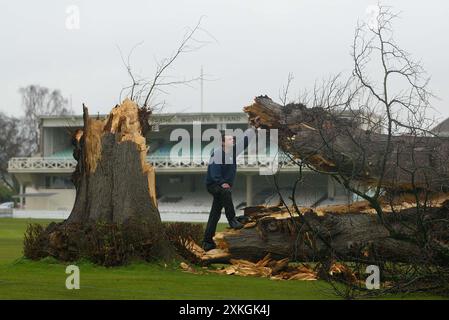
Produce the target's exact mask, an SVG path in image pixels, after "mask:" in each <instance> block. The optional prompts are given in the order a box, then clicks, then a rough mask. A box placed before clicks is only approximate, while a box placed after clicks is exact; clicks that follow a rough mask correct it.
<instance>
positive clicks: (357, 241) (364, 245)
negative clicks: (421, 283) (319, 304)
mask: <svg viewBox="0 0 449 320" xmlns="http://www.w3.org/2000/svg"><path fill="white" fill-rule="evenodd" d="M447 199H449V197H447V196H446V195H442V196H441V197H439V198H437V199H435V202H434V207H432V208H431V209H429V210H428V212H427V213H426V215H425V217H424V219H425V220H426V221H427V222H428V223H429V225H430V224H432V223H434V221H435V223H434V225H433V227H431V228H430V229H429V230H431V231H432V237H433V239H434V240H436V242H435V243H439V244H440V245H441V247H440V248H439V249H442V250H447V249H448V248H449V246H448V245H447V244H448V243H449V241H448V240H449V237H448V235H447V232H446V230H445V228H446V227H447V226H445V227H443V228H441V227H442V226H441V224H439V223H438V221H441V220H443V219H445V220H446V221H447V219H448V218H449V207H448V205H449V201H448V200H447ZM402 206H404V203H402V204H400V205H398V206H397V207H396V208H395V212H394V213H393V211H392V210H391V208H390V209H388V207H385V208H384V210H385V212H386V219H387V222H388V223H390V225H391V226H392V227H393V228H395V229H396V230H397V231H398V233H400V234H401V235H402V236H403V238H395V237H394V236H391V234H390V232H389V231H388V230H387V229H386V228H385V227H384V226H383V225H382V224H381V223H380V222H379V220H378V219H377V216H376V214H375V212H374V210H373V209H372V208H371V207H370V206H369V204H368V203H367V202H366V201H363V202H357V203H354V204H352V205H351V206H347V205H338V206H337V205H336V206H326V207H321V208H317V209H308V208H304V209H301V210H300V211H301V215H297V214H296V213H295V210H294V208H289V210H290V213H291V214H292V215H290V213H289V211H288V210H287V209H286V208H285V207H263V206H259V207H249V208H247V209H246V210H245V215H246V216H247V217H249V218H250V219H251V221H250V222H248V223H246V224H245V227H244V228H243V229H240V230H227V231H224V232H219V233H217V235H216V237H215V239H214V240H215V242H216V243H217V245H218V247H219V251H218V250H217V251H212V252H210V253H206V254H205V256H204V258H203V260H204V261H209V262H213V261H214V258H215V257H217V259H218V260H223V257H226V258H227V259H231V258H232V259H247V260H251V261H259V260H260V259H262V258H263V257H265V256H266V255H267V254H270V256H271V257H272V258H274V259H284V258H289V259H290V260H292V261H319V260H321V259H323V258H324V259H326V258H330V257H333V258H336V259H338V260H341V261H360V260H363V261H367V262H369V261H396V262H410V261H414V262H416V261H421V260H423V259H424V260H425V259H427V254H428V252H429V251H428V250H424V248H423V247H422V246H421V243H420V240H419V237H417V234H418V230H416V209H415V208H413V207H409V208H404V209H401V207H402ZM410 239H415V241H410ZM427 249H428V248H427ZM226 254H227V255H226ZM446 257H447V256H446ZM433 258H436V257H433ZM441 263H444V264H447V263H448V261H441Z"/></svg>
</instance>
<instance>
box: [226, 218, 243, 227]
mask: <svg viewBox="0 0 449 320" xmlns="http://www.w3.org/2000/svg"><path fill="white" fill-rule="evenodd" d="M229 226H230V227H231V228H232V229H242V228H243V224H241V223H240V222H238V221H237V219H236V218H234V219H232V220H231V221H229Z"/></svg>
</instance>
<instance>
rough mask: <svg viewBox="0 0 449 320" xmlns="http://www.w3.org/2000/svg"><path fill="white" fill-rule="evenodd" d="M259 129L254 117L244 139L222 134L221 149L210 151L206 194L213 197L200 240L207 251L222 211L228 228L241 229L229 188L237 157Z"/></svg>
mask: <svg viewBox="0 0 449 320" xmlns="http://www.w3.org/2000/svg"><path fill="white" fill-rule="evenodd" d="M258 127H259V119H258V118H256V119H255V120H254V122H253V123H252V126H251V127H250V128H248V129H247V130H245V132H244V133H243V137H242V138H241V139H238V141H237V142H236V141H235V139H234V136H232V135H226V134H222V139H221V144H222V145H221V147H220V148H217V149H215V150H214V151H213V152H212V155H211V158H210V161H209V165H208V166H207V176H206V187H207V191H208V192H209V193H210V194H211V195H212V196H213V202H212V208H211V210H210V213H209V220H208V221H207V226H206V231H205V233H204V240H203V249H204V250H206V251H209V250H212V249H215V247H216V246H215V242H214V240H213V237H214V235H215V230H216V229H217V223H218V221H219V220H220V216H221V210H222V209H223V208H224V209H225V214H226V218H227V219H228V223H229V226H230V227H231V228H233V229H240V228H242V227H243V225H242V224H241V223H240V222H239V221H238V220H237V219H236V217H235V210H234V204H233V202H232V186H233V184H234V179H235V175H236V173H237V163H236V160H237V156H238V155H239V154H240V153H242V152H243V151H244V150H245V149H246V148H247V147H248V144H249V142H250V141H251V140H252V139H253V138H254V137H255V136H256V129H257V128H258Z"/></svg>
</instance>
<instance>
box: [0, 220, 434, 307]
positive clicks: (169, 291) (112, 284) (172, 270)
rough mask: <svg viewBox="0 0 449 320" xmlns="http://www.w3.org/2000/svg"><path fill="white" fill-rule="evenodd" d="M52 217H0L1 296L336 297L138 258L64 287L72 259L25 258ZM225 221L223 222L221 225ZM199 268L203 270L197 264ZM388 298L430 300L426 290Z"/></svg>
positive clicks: (87, 268)
mask: <svg viewBox="0 0 449 320" xmlns="http://www.w3.org/2000/svg"><path fill="white" fill-rule="evenodd" d="M31 222H33V223H36V222H38V223H41V224H48V223H49V222H50V221H49V220H28V219H9V218H2V219H0V299H226V300H229V299H237V300H239V299H336V298H337V297H336V296H335V295H334V294H333V291H332V290H331V288H330V287H329V286H328V285H327V284H326V283H325V282H323V281H273V280H269V279H264V278H251V277H238V276H226V275H218V274H210V273H204V274H191V273H185V272H183V271H182V270H180V268H179V266H178V263H173V264H172V265H168V266H166V265H163V264H157V263H153V264H150V263H134V264H131V265H128V266H123V267H114V268H104V267H99V266H96V265H93V264H91V263H88V262H78V263H74V264H76V265H77V266H79V268H80V279H81V280H80V286H81V289H80V290H67V289H66V288H65V280H66V277H67V275H66V274H65V268H66V266H67V265H68V264H64V263H59V262H57V261H55V260H53V259H44V260H42V261H30V260H27V259H24V258H22V238H23V233H24V231H25V229H26V226H27V225H28V224H29V223H31ZM224 227H225V225H219V229H223V228H224ZM199 270H201V269H199ZM385 298H387V299H403V298H406V299H432V298H439V297H434V296H428V295H424V294H415V295H408V296H403V297H402V296H390V297H385Z"/></svg>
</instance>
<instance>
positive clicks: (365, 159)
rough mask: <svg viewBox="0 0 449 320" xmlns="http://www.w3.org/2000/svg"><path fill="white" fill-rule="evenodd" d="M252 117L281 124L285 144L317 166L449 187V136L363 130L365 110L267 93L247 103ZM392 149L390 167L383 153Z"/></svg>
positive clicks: (411, 185) (266, 124)
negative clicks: (311, 104)
mask: <svg viewBox="0 0 449 320" xmlns="http://www.w3.org/2000/svg"><path fill="white" fill-rule="evenodd" d="M244 111H245V112H246V113H247V114H248V115H249V118H250V121H253V119H255V118H256V117H258V118H259V120H260V124H261V127H263V128H268V129H277V130H278V133H279V146H280V148H281V149H282V150H283V151H285V152H287V153H289V154H291V155H292V156H293V157H294V158H296V159H298V160H301V161H302V162H303V163H305V164H307V165H309V166H311V167H312V168H314V169H315V170H317V171H322V172H325V173H329V174H333V175H339V176H341V177H344V178H346V179H348V180H351V181H354V180H355V181H358V182H362V183H365V184H369V185H374V184H376V183H377V182H378V181H379V180H381V185H382V186H383V187H384V188H389V189H396V190H397V189H399V190H411V189H415V188H423V189H426V190H432V191H437V192H439V191H442V190H449V138H445V137H436V136H406V135H400V136H392V137H391V139H392V140H391V146H390V149H389V150H387V148H386V145H387V137H388V135H386V134H382V133H379V132H378V131H379V130H377V131H375V130H369V131H367V130H362V129H361V124H362V123H361V121H362V120H361V119H362V117H361V116H360V113H357V112H349V113H348V112H346V113H344V112H340V113H338V111H335V112H330V111H328V110H325V109H323V108H320V107H315V108H307V107H306V106H304V105H302V104H289V105H286V106H281V105H279V104H278V103H276V102H274V101H273V100H271V99H270V98H269V97H267V96H260V97H256V98H255V99H254V103H253V104H252V105H249V106H247V107H245V108H244ZM385 154H386V155H387V164H386V170H385V171H383V158H384V155H385Z"/></svg>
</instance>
